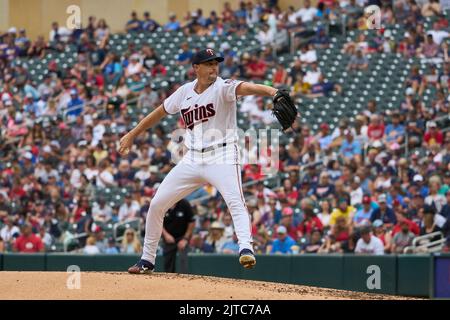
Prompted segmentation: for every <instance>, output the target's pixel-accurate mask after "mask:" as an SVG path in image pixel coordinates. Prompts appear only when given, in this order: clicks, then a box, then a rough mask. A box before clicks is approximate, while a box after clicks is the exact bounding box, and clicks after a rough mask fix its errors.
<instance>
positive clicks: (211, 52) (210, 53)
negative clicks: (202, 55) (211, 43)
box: [206, 49, 214, 56]
mask: <svg viewBox="0 0 450 320" xmlns="http://www.w3.org/2000/svg"><path fill="white" fill-rule="evenodd" d="M206 52H208V54H209V55H210V56H213V55H214V51H213V50H212V49H206Z"/></svg>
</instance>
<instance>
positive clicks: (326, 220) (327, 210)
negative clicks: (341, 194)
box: [317, 200, 331, 229]
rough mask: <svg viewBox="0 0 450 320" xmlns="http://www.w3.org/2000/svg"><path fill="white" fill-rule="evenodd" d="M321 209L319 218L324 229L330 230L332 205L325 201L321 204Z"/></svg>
mask: <svg viewBox="0 0 450 320" xmlns="http://www.w3.org/2000/svg"><path fill="white" fill-rule="evenodd" d="M320 208H321V210H320V212H319V214H318V215H317V217H318V218H319V219H320V222H321V223H322V225H323V228H324V229H328V228H329V227H330V218H331V204H330V202H329V201H328V200H323V201H321V202H320Z"/></svg>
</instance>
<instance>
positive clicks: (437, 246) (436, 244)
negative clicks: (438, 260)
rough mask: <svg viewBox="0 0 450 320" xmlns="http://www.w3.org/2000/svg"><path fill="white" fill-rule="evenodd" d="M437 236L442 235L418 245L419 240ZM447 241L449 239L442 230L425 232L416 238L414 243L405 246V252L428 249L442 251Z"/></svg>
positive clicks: (428, 250)
mask: <svg viewBox="0 0 450 320" xmlns="http://www.w3.org/2000/svg"><path fill="white" fill-rule="evenodd" d="M435 236H440V237H441V239H438V240H436V241H430V242H427V243H424V244H419V245H417V243H418V242H419V243H420V241H422V240H427V239H431V238H433V237H435ZM446 241H447V239H446V238H445V237H444V234H443V233H442V232H441V231H436V232H433V233H430V234H425V235H423V236H419V237H416V238H414V240H413V242H412V245H411V246H407V247H405V248H404V249H403V253H409V252H413V253H417V252H423V251H427V252H434V251H440V250H441V249H442V246H443V245H444V243H445V242H446Z"/></svg>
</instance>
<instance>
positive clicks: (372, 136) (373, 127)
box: [367, 114, 385, 143]
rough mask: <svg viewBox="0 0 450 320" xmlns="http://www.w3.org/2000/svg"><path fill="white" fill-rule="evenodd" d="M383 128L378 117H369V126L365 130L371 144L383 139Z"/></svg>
mask: <svg viewBox="0 0 450 320" xmlns="http://www.w3.org/2000/svg"><path fill="white" fill-rule="evenodd" d="M384 131H385V126H384V123H383V121H381V119H380V117H379V116H378V115H375V114H374V115H372V116H371V117H370V124H369V127H368V128H367V135H368V137H369V140H370V142H371V143H374V142H375V141H379V140H381V139H382V138H383V137H384Z"/></svg>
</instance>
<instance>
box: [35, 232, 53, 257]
mask: <svg viewBox="0 0 450 320" xmlns="http://www.w3.org/2000/svg"><path fill="white" fill-rule="evenodd" d="M38 237H39V238H40V239H41V241H42V243H43V245H44V249H45V251H50V249H51V246H52V244H53V242H54V241H53V238H52V236H51V235H50V234H49V233H48V232H47V229H46V227H45V226H41V227H40V228H39V234H38Z"/></svg>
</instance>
